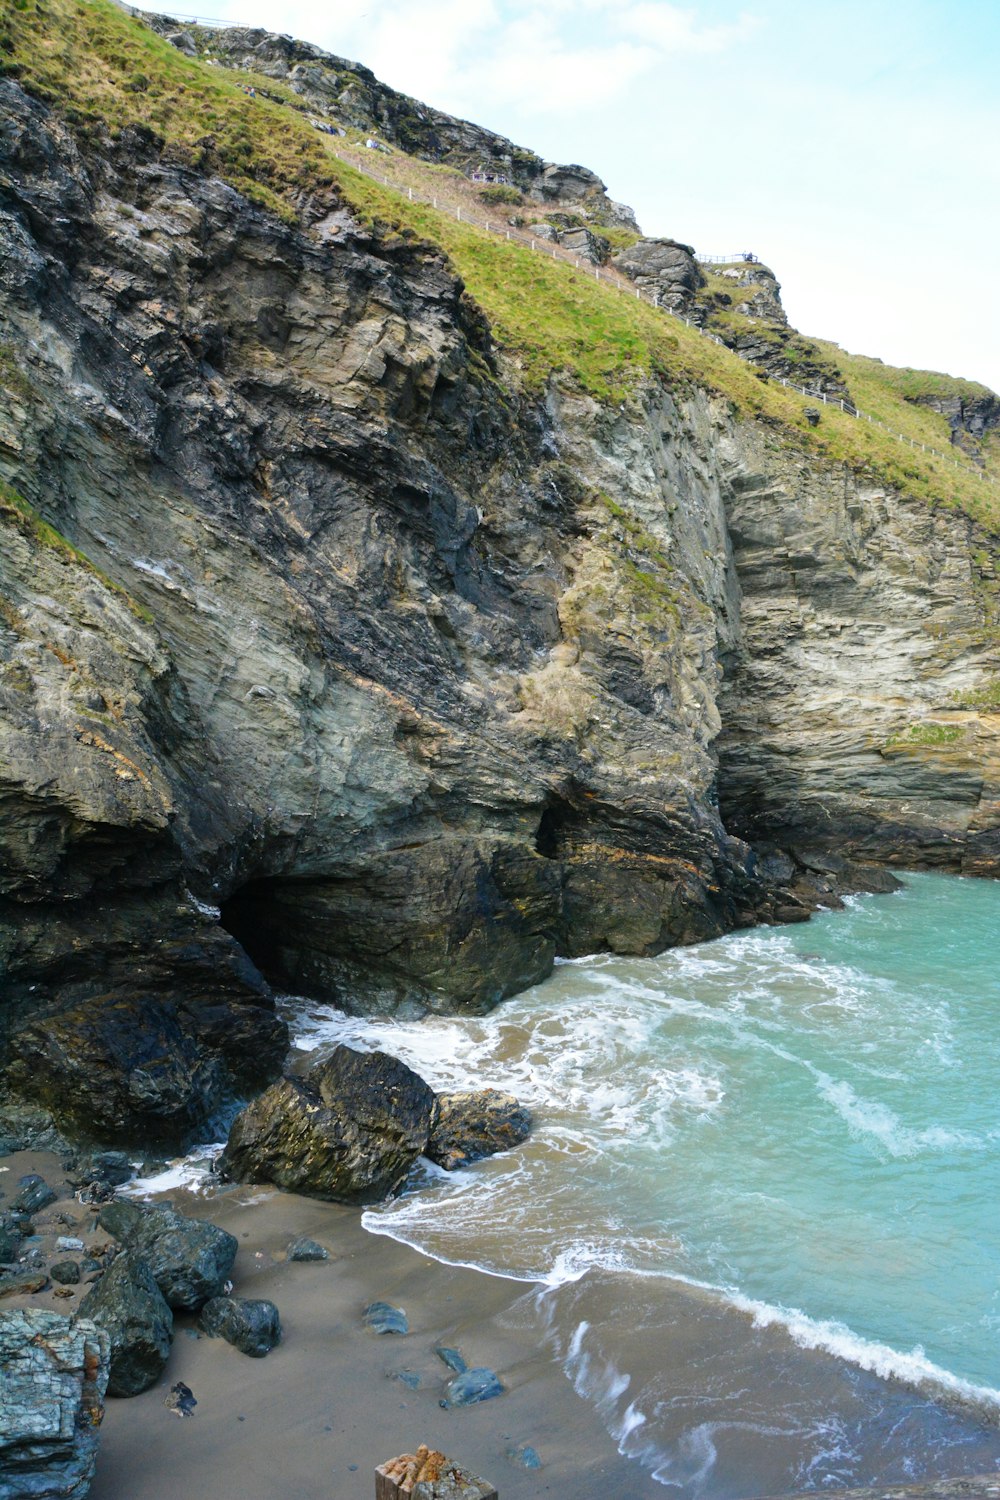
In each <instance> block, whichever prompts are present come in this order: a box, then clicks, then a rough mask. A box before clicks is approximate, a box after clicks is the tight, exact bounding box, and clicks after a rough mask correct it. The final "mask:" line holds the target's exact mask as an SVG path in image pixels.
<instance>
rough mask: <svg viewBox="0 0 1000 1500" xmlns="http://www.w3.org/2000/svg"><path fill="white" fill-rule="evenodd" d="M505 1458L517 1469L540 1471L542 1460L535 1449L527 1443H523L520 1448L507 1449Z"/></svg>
mask: <svg viewBox="0 0 1000 1500" xmlns="http://www.w3.org/2000/svg"><path fill="white" fill-rule="evenodd" d="M507 1457H508V1458H509V1459H510V1461H511V1463H512V1464H516V1465H517V1467H518V1468H519V1469H540V1468H541V1467H542V1460H541V1459H540V1458H539V1456H538V1454H537V1452H536V1451H535V1449H534V1448H532V1447H531V1446H530V1444H528V1443H525V1444H524V1445H523V1446H522V1447H520V1448H508V1449H507Z"/></svg>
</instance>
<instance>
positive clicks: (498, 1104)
mask: <svg viewBox="0 0 1000 1500" xmlns="http://www.w3.org/2000/svg"><path fill="white" fill-rule="evenodd" d="M530 1133H531V1111H530V1110H528V1109H526V1108H525V1107H524V1105H523V1104H519V1103H518V1101H517V1100H516V1099H515V1098H514V1095H513V1094H506V1093H503V1092H502V1091H501V1090H500V1089H476V1090H474V1091H472V1092H470V1093H459V1094H439V1095H438V1108H437V1116H436V1119H435V1121H434V1124H433V1126H432V1127H431V1133H430V1138H429V1140H428V1142H427V1149H426V1153H425V1154H426V1155H427V1156H429V1157H430V1159H431V1161H435V1162H437V1163H438V1165H439V1166H442V1167H444V1168H445V1169H446V1170H447V1171H449V1172H452V1171H454V1170H455V1168H456V1167H462V1166H466V1165H468V1163H469V1162H474V1161H479V1160H480V1158H481V1157H484V1156H493V1155H494V1154H495V1153H496V1152H497V1151H509V1150H510V1149H511V1148H512V1147H513V1146H517V1145H520V1143H521V1141H523V1140H526V1139H527V1137H528V1136H529V1135H530Z"/></svg>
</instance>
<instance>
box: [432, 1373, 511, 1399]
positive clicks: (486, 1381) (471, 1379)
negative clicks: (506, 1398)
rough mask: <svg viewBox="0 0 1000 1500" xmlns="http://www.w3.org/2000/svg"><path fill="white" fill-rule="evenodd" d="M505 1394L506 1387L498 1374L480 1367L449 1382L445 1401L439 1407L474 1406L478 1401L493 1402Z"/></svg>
mask: <svg viewBox="0 0 1000 1500" xmlns="http://www.w3.org/2000/svg"><path fill="white" fill-rule="evenodd" d="M503 1392H504V1387H503V1385H502V1384H501V1382H500V1377H499V1376H498V1375H497V1374H496V1372H495V1371H494V1370H490V1369H487V1368H486V1366H485V1365H480V1366H478V1367H477V1368H476V1369H473V1370H464V1371H463V1372H462V1374H461V1375H456V1376H455V1378H454V1380H449V1382H448V1384H447V1386H446V1387H445V1393H444V1399H443V1400H442V1401H441V1402H440V1403H439V1405H441V1406H443V1407H445V1408H446V1409H447V1408H449V1407H453V1406H474V1405H475V1404H476V1402H478V1401H491V1400H492V1399H493V1397H494V1396H502V1395H503Z"/></svg>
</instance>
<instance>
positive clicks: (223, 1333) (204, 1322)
mask: <svg viewBox="0 0 1000 1500" xmlns="http://www.w3.org/2000/svg"><path fill="white" fill-rule="evenodd" d="M198 1321H199V1324H200V1326H201V1328H202V1329H203V1330H204V1332H205V1333H207V1334H208V1335H209V1337H210V1338H218V1339H225V1340H226V1342H227V1343H228V1344H232V1345H233V1346H234V1348H236V1349H239V1350H240V1352H241V1353H243V1354H248V1355H249V1356H250V1358H251V1359H262V1358H263V1357H264V1355H265V1354H269V1353H270V1352H271V1350H272V1349H273V1348H274V1347H275V1345H276V1344H278V1343H280V1342H281V1319H280V1318H279V1316H278V1309H277V1308H276V1307H275V1305H274V1303H273V1302H267V1301H264V1300H263V1299H255V1298H252V1297H213V1298H211V1300H210V1301H208V1302H206V1303H205V1306H204V1307H203V1308H202V1310H201V1316H200V1317H199V1319H198Z"/></svg>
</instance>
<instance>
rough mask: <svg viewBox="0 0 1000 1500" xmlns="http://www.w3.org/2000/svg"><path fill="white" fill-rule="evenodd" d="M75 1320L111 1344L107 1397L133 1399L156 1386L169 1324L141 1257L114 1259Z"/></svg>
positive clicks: (131, 1254)
mask: <svg viewBox="0 0 1000 1500" xmlns="http://www.w3.org/2000/svg"><path fill="white" fill-rule="evenodd" d="M80 1316H81V1317H86V1318H90V1319H92V1320H93V1322H95V1323H96V1324H98V1325H99V1327H101V1328H103V1329H105V1330H106V1331H107V1333H108V1336H109V1338H110V1340H111V1367H110V1377H109V1380H108V1395H109V1396H138V1395H139V1394H140V1392H141V1391H146V1390H148V1389H149V1387H150V1386H151V1385H155V1384H156V1382H157V1381H158V1380H159V1378H160V1376H161V1374H162V1373H163V1370H164V1368H165V1366H166V1363H167V1359H168V1357H169V1354H170V1344H171V1341H172V1339H173V1333H174V1318H173V1313H172V1312H171V1311H170V1308H169V1307H168V1306H167V1303H166V1301H165V1300H164V1297H163V1294H162V1293H161V1292H160V1289H159V1287H158V1286H157V1285H156V1282H155V1281H154V1279H153V1274H152V1272H151V1270H150V1268H149V1266H148V1265H147V1264H146V1262H145V1261H144V1260H143V1259H142V1257H141V1256H140V1255H137V1254H135V1253H134V1252H126V1253H125V1254H124V1255H119V1256H117V1257H116V1259H115V1260H114V1262H113V1263H112V1265H111V1266H110V1268H109V1269H108V1270H107V1271H105V1273H104V1275H103V1276H102V1277H101V1279H100V1281H98V1282H96V1283H95V1285H94V1286H92V1287H91V1289H90V1291H89V1292H88V1293H87V1295H86V1296H85V1297H84V1299H83V1301H82V1302H81V1303H80Z"/></svg>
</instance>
